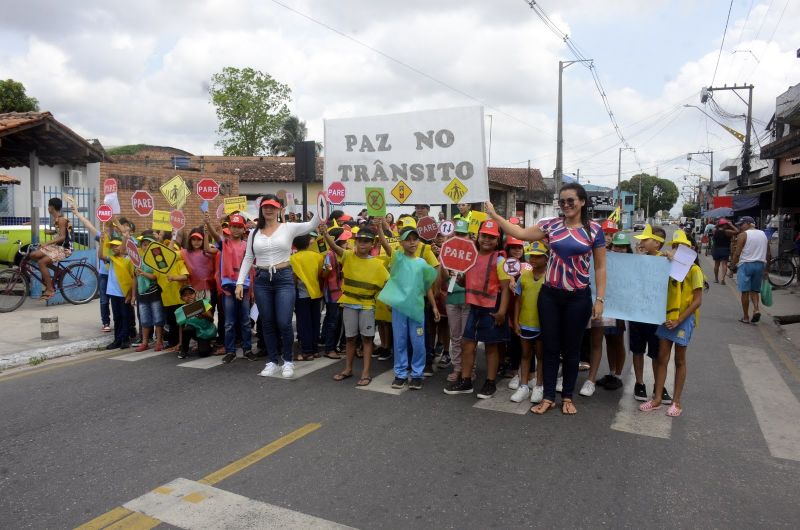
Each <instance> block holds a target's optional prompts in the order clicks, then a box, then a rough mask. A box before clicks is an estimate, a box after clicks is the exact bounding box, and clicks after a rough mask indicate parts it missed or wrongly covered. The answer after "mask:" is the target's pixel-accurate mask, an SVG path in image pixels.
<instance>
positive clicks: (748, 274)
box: [736, 261, 764, 293]
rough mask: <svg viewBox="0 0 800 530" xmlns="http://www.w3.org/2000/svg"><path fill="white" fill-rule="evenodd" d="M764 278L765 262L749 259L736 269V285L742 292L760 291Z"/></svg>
mask: <svg viewBox="0 0 800 530" xmlns="http://www.w3.org/2000/svg"><path fill="white" fill-rule="evenodd" d="M763 279H764V262H763V261H748V262H747V263H740V264H739V268H738V269H737V270H736V285H737V286H738V287H739V292H740V293H747V292H752V293H760V292H761V281H762V280H763Z"/></svg>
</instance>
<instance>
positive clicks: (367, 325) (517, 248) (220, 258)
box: [84, 213, 704, 416]
mask: <svg viewBox="0 0 800 530" xmlns="http://www.w3.org/2000/svg"><path fill="white" fill-rule="evenodd" d="M84 224H86V225H87V226H89V223H88V222H86V221H85V220H84ZM469 228H470V227H469V223H468V222H467V221H466V220H463V219H457V220H456V221H455V223H454V233H453V234H451V235H450V236H448V237H462V238H466V239H470V240H472V241H473V242H474V244H475V246H476V251H477V259H476V261H475V264H474V265H473V266H472V268H470V269H469V270H468V272H466V273H465V274H461V273H454V272H452V271H448V270H446V269H445V268H443V267H441V266H440V264H439V260H438V254H439V251H440V249H441V246H442V244H443V243H444V241H445V240H446V239H447V238H446V237H445V236H444V235H442V234H439V235H437V236H436V238H435V239H434V240H432V241H425V240H423V239H421V238H420V235H419V233H418V232H417V229H416V219H415V218H414V217H413V216H400V218H399V219H398V221H397V223H396V224H395V225H391V224H389V223H388V222H387V221H386V219H382V218H376V219H370V220H366V221H365V220H362V221H361V222H360V223H359V222H354V221H353V220H351V219H348V218H346V216H345V217H342V216H337V217H335V218H331V219H329V222H328V223H326V224H322V225H320V226H319V233H313V232H312V233H311V234H308V235H304V236H300V237H297V238H296V239H295V240H294V242H293V250H294V253H293V254H292V256H291V259H290V263H291V268H292V272H293V275H294V280H295V285H296V297H295V300H294V310H295V315H296V332H297V343H298V348H297V349H296V353H295V356H294V359H293V360H294V361H313V360H314V359H315V358H317V357H319V356H321V355H323V354H324V356H326V357H328V358H331V359H339V358H341V357H340V355H339V354H340V353H341V352H342V343H343V344H344V348H343V350H344V353H345V359H346V361H345V366H344V368H343V369H342V370H341V371H339V372H337V373H336V374H335V375H334V377H333V379H334V380H336V381H343V380H346V379H349V378H351V377H353V375H354V370H355V363H356V358H359V357H360V358H361V359H362V369H361V373H360V377H359V378H358V380H357V382H356V384H357V385H358V386H366V385H369V384H370V383H371V381H372V378H371V371H370V370H371V361H372V358H373V357H376V358H377V359H379V360H388V359H390V358H392V357H393V359H394V376H395V378H394V381H393V382H392V387H393V388H396V389H400V388H403V387H405V386H406V385H408V388H410V389H420V388H422V384H423V380H424V378H425V377H428V376H431V375H433V366H434V359H435V355H436V354H437V353H439V351H440V352H441V355H440V357H439V359H438V361H439V363H438V365H439V368H442V369H444V368H447V367H449V368H450V369H451V371H450V373H449V374H448V375H447V386H446V387H445V389H444V392H445V393H446V394H451V395H452V394H465V393H472V392H473V388H472V384H471V381H472V380H473V379H474V375H475V372H476V369H477V363H476V351H477V346H478V343H481V342H482V343H483V344H484V347H485V359H486V367H485V373H486V382H485V383H484V385H483V387H482V388H481V389H480V391H479V392H478V393H477V397H478V398H481V399H486V398H491V397H493V396H494V395H495V393H496V390H497V383H496V381H497V380H498V379H499V378H500V377H503V376H506V377H509V378H510V381H509V383H508V386H509V388H511V389H513V390H514V392H513V394H512V395H511V397H510V399H511V401H514V402H522V401H524V400H526V399H529V400H530V401H531V402H532V403H538V402H540V401H541V400H542V397H543V386H542V384H543V383H542V364H541V359H542V343H541V334H542V331H543V330H542V329H541V326H540V320H539V311H540V310H541V308H540V306H539V303H538V298H539V292H540V290H541V288H542V285H543V284H544V277H545V274H546V270H547V265H548V259H549V249H548V246H547V244H546V241H537V242H534V243H532V244H527V243H524V242H523V241H520V240H518V239H515V238H513V237H505V238H504V237H503V235H502V234H501V232H500V230H499V227H498V225H497V223H496V222H494V221H493V220H488V221H484V222H483V223H482V224H481V225H480V228H479V230H478V231H477V234H473V233H470V230H469ZM133 230H134V227H133V226H132V225H131V223H129V222H127V221H126V220H125V219H123V218H120V219H117V221H116V222H115V223H113V225H109V226H108V227H107V229H104V230H103V231H101V233H98V234H97V239H98V241H99V243H100V244H99V245H98V247H99V251H98V254H99V262H100V273H101V279H102V280H101V283H102V289H103V293H101V294H102V295H104V297H107V299H108V303H109V305H110V309H111V312H112V313H113V316H114V340H113V341H112V342H111V343H110V344H109V345H108V346H107V348H108V349H113V348H127V347H131V346H135V348H136V351H138V352H143V351H146V350H148V349H150V348H154V349H155V350H156V351H160V350H163V349H166V348H171V349H173V350H174V351H176V352H177V354H178V357H179V358H185V357H187V356H188V355H189V354H190V352H191V350H190V343H191V342H192V341H194V342H195V343H196V344H197V349H196V350H195V351H196V353H197V354H198V355H200V356H207V355H213V354H218V355H223V358H222V361H223V362H224V363H230V362H232V361H234V360H235V359H236V358H237V347H241V349H242V355H243V357H244V358H246V359H248V360H256V359H257V357H258V355H257V354H255V353H254V351H253V349H254V348H253V341H254V339H253V336H254V333H253V331H252V328H251V311H250V308H251V305H252V302H253V293H252V289H250V286H251V279H248V280H246V281H245V283H244V286H243V287H244V296H242V297H241V299H239V297H237V296H235V295H234V290H235V288H236V283H237V278H238V276H239V267H240V265H241V263H242V259H243V257H244V255H245V252H246V250H247V248H246V247H247V229H246V219H245V218H244V217H243V216H242V215H241V214H238V213H235V214H232V215H230V216H229V217H228V218H227V219H226V221H225V222H223V223H222V226H214V225H213V224H212V221H211V220H210V219H209V218H208V217H206V220H205V222H204V224H203V226H201V227H198V228H195V229H192V230H189V231H188V236H187V235H186V234H184V236H183V237H174V238H173V234H171V233H170V232H159V231H155V232H154V231H151V230H145V231H144V232H142V233H141V235H140V236H139V237H136V238H134V237H133ZM607 235H609V236H611V237H608V238H607V241H608V242H609V244H608V247H609V249H610V250H611V251H613V252H622V253H632V252H634V245H633V241H632V240H631V236H630V235H629V234H627V233H624V232H616V233H613V235H612V234H607ZM633 237H634V238H635V239H636V241H637V242H638V245H637V247H638V249H639V252H640V253H645V254H649V255H652V256H662V255H664V254H667V255H668V254H669V252H668V251H667V252H665V249H664V246H665V245H666V244H667V242H666V234H665V232H664V230H663V229H662V228H660V227H651V226H650V225H647V227H646V229H645V231H644V232H643V233H642V234H640V235H636V236H633ZM128 240H134V241H136V243H137V246H138V248H139V252H140V253H141V254H144V253H145V252H146V251H147V249H148V247H149V246H150V245H152V244H155V243H157V244H160V245H164V246H167V247H168V248H172V249H173V250H174V251H175V252H176V253H177V255H176V260H175V263H174V264H173V265H172V267H171V268H170V270H169V271H168V272H167V273H162V272H160V271H158V270H153V268H151V267H149V266H148V265H146V264H145V263H144V262H142V263H141V264H140V265H139V266H138V267H134V265H133V263H132V261H131V260H130V258H129V256H127V252H128V250H127V248H128V245H127V241H128ZM678 245H687V246H690V247H694V248H696V245H695V244H694V242H693V241H692V240H691V239H690V238H688V237H687V236H686V234H684V232H682V231H676V232H675V235H674V237H673V239H672V241H671V242H670V246H671V247H673V248H675V247H677V246H678ZM511 258H513V260H516V263H514V262H513V261H509V260H510V259H511ZM137 261H139V260H137ZM103 275H105V276H107V279H105V278H103ZM703 287H704V279H703V274H702V271H701V270H700V268H699V267H698V266H697V265H694V266H693V267H692V268H691V270H690V272H689V274H688V275H687V276H686V278H685V279H684V280H683V281H681V282H678V281H675V280H670V282H669V287H668V306H667V308H666V311H665V317H666V318H665V322H664V323H663V324H661V325H656V324H649V323H640V322H628V323H627V325H626V323H625V322H623V321H618V320H616V319H601V320H597V321H590V322H589V323H588V326H587V331H586V334H587V337H588V339H589V341H588V342H589V344H590V348H589V349H590V352H591V353H590V354H589V356H588V360H589V361H590V362H589V364H588V368H589V377H588V379H587V380H586V382H585V383H584V385H583V387H582V388H581V391H580V393H581V394H582V395H584V396H591V395H592V394H593V393H594V391H595V388H596V387H597V386H602V387H605V388H606V389H609V390H615V389H618V388H620V387H622V382H621V374H622V369H623V366H624V363H625V357H626V348H625V342H624V333H625V331H626V330H627V331H628V333H629V343H630V350H631V352H632V354H633V368H634V374H635V378H636V382H635V386H634V391H633V397H634V398H635V399H636V400H640V401H644V402H645V403H643V404H642V405H641V407H640V409H641V410H643V411H649V410H655V409H658V408H660V407H661V405H662V404H670V403H674V404H673V407H671V408H670V409H669V411H668V415H671V416H677V415H679V414H680V412H681V410H682V409H681V408H680V405H679V403H680V398H681V394H682V389H683V384H684V381H685V377H686V364H685V357H686V349H687V346H688V344H689V341H690V339H691V335H692V331H693V329H694V327H695V326H696V325H697V317H698V311H697V310H698V308H699V306H700V303H701V300H702V290H703ZM323 309H324V320H322V310H323ZM137 313H138V324H139V325H138V328H137V325H136V314H137ZM255 320H256V321H258V319H255ZM215 322H216V324H215ZM104 325H107V324H106V323H105V322H104ZM256 331H257V332H256V333H255V335H256V336H257V337H258V338H257V339H256V340H257V341H258V342H259V343H260V342H261V334H260V330H256ZM375 335H378V336H379V338H380V346H378V347H377V348H376V347H375V344H374V338H375ZM603 337H605V341H606V346H607V347H606V350H607V358H608V365H609V373H608V374H607V375H605V376H604V377H602V378H598V377H597V373H598V370H599V365H600V360H601V358H602V341H603ZM135 338H138V342H134V343H133V344H132V342H131V341H133V340H134V339H135ZM284 340H286V339H284ZM320 345H324V348H323V351H322V352H320V351H319V349H320ZM673 345H674V349H675V365H676V372H675V384H674V388H673V392H674V396H670V394H669V392H668V391H667V390H666V388H665V378H666V368H667V364H668V362H669V359H670V356H671V351H672V349H673ZM262 349H263V348H262ZM437 350H439V351H437ZM645 354H647V356H648V357H650V358H651V365H652V370H653V374H654V380H655V385H654V388H653V389H652V393H650V394H648V392H647V388H645V384H644V369H645V368H644V355H645ZM465 381H470V383H469V384H468V386H466V385H465V384H464V382H465ZM556 388H557V390H558V385H557V387H556Z"/></svg>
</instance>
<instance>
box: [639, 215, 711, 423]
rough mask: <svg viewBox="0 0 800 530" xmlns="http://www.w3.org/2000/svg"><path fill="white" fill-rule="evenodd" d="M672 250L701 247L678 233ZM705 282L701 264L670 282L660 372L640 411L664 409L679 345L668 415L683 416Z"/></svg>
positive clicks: (661, 335)
mask: <svg viewBox="0 0 800 530" xmlns="http://www.w3.org/2000/svg"><path fill="white" fill-rule="evenodd" d="M671 244H672V248H673V249H677V247H678V246H679V245H685V246H688V247H690V248H694V249H695V250H696V249H697V245H695V244H694V242H693V241H692V240H690V239H689V238H688V237H687V236H686V234H685V233H684V232H683V231H682V230H676V231H675V234H674V235H673V236H672V242H671ZM704 287H705V279H704V277H703V271H702V270H701V269H700V267H699V265H698V263H697V261H695V263H694V264H693V265H692V267H691V268H690V269H689V272H688V273H687V274H686V277H685V278H684V279H683V281H680V282H679V281H677V280H675V279H674V278H670V279H669V287H668V289H667V320H666V321H665V322H664V323H663V324H661V325H660V326H658V329H657V330H656V336H658V338H659V339H660V342H659V347H660V348H659V352H658V367H657V368H658V369H657V370H656V388H655V393H654V396H653V399H651V400H650V401H648V402H646V403H642V404H641V405H639V410H641V411H642V412H649V411H652V410H657V409H660V408H661V404H662V399H661V392H662V390H663V388H664V382H665V380H666V378H667V365H668V363H669V358H670V355H671V353H672V347H673V345H674V346H675V388H674V391H675V395H674V397H673V399H672V405H670V407H669V409H668V410H667V416H669V417H672V418H675V417H678V416H680V415H681V413H682V412H683V407H682V406H681V394H682V393H683V385H684V383H685V382H686V350H687V349H688V346H689V341H691V339H692V332H693V331H694V328H695V325H696V324H697V319H698V317H699V309H700V304H702V303H703V288H704Z"/></svg>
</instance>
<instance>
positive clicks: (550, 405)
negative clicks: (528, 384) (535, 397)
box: [531, 399, 556, 416]
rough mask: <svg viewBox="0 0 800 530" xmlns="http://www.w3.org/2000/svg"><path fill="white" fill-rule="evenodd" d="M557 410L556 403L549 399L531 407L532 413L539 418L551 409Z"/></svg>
mask: <svg viewBox="0 0 800 530" xmlns="http://www.w3.org/2000/svg"><path fill="white" fill-rule="evenodd" d="M554 408H556V404H555V402H554V401H550V400H549V399H543V400H542V402H541V403H539V404H538V405H536V406H533V407H531V412H532V413H534V414H538V415H539V416H541V415H543V414H544V413H545V412H547V411H548V410H550V409H554Z"/></svg>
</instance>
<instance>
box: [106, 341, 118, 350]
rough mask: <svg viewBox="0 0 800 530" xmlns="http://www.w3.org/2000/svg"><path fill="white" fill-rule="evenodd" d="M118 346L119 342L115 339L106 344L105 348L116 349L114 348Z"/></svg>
mask: <svg viewBox="0 0 800 530" xmlns="http://www.w3.org/2000/svg"><path fill="white" fill-rule="evenodd" d="M119 347H120V343H119V342H117V341H114V342H112V343H111V344H109V345H107V346H106V349H107V350H116V349H117V348H119Z"/></svg>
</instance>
